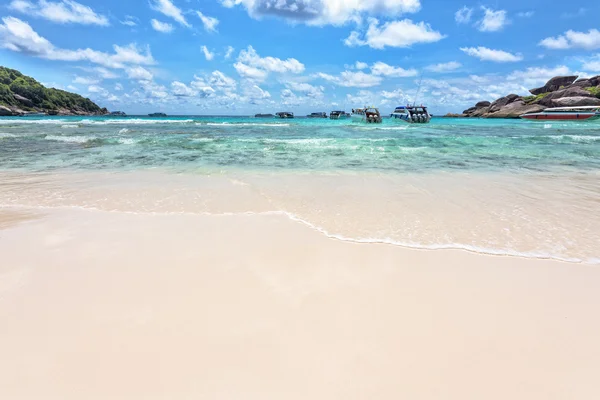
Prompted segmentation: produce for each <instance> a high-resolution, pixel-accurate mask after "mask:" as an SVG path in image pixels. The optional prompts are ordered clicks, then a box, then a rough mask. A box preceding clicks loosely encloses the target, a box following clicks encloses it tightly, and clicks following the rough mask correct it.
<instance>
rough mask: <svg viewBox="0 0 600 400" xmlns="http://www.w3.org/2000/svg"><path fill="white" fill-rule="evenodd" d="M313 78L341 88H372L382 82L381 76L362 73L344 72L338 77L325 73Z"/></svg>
mask: <svg viewBox="0 0 600 400" xmlns="http://www.w3.org/2000/svg"><path fill="white" fill-rule="evenodd" d="M314 77H315V78H321V79H324V80H326V81H328V82H331V83H333V84H336V85H338V86H343V87H358V88H365V87H373V86H379V85H380V84H381V82H383V78H382V77H381V76H376V75H371V74H366V73H364V72H362V71H357V72H353V71H344V72H342V73H341V74H340V76H333V75H329V74H325V73H322V72H320V73H318V74H316V75H314Z"/></svg>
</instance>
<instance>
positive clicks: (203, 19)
mask: <svg viewBox="0 0 600 400" xmlns="http://www.w3.org/2000/svg"><path fill="white" fill-rule="evenodd" d="M599 14H600V3H597V2H590V1H579V0H573V1H570V2H569V3H568V4H566V3H565V2H562V1H561V2H558V1H549V0H544V1H542V0H529V1H523V0H521V1H516V0H505V1H502V2H499V1H494V2H485V1H484V2H465V1H462V0H461V1H442V0H140V1H133V0H128V1H123V0H121V1H116V0H104V1H102V2H99V1H94V2H92V1H91V0H78V1H77V2H75V1H72V0H2V2H0V64H1V65H4V66H7V67H11V68H15V69H19V70H21V71H22V72H23V73H25V74H27V75H31V76H33V77H35V78H36V79H38V80H39V81H41V82H42V83H44V84H46V85H49V86H53V87H57V88H62V89H65V90H70V91H74V92H77V93H80V94H82V95H84V96H87V97H90V98H91V99H92V100H94V101H96V102H97V103H98V104H99V105H101V106H106V107H107V108H109V109H110V110H123V111H125V112H127V113H129V114H138V113H140V114H141V113H147V112H153V111H163V112H166V113H169V114H227V115H235V114H254V113H257V112H272V113H274V112H276V111H281V110H291V111H294V112H296V113H299V114H302V113H307V112H312V111H331V110H333V109H346V110H349V109H351V108H353V107H360V106H364V105H375V106H379V107H380V108H381V109H382V110H384V111H386V112H387V111H389V110H391V109H393V108H394V106H396V105H398V104H404V103H406V102H408V101H415V100H416V101H417V102H418V103H425V104H428V105H430V107H431V108H432V110H433V111H434V113H445V112H448V111H462V110H463V109H464V108H467V107H469V106H471V105H473V104H474V103H476V102H477V101H480V100H490V101H492V100H494V99H496V98H498V97H500V96H503V95H506V94H509V93H517V94H527V90H528V89H530V88H533V87H537V86H541V85H543V84H544V83H545V81H546V80H548V79H549V78H551V77H552V76H555V75H565V74H577V75H580V76H594V75H599V74H600V32H599V31H598V29H600V26H599V23H598V18H597V17H596V16H597V15H599ZM419 83H420V85H419ZM419 87H420V91H419V90H418V88H419ZM417 93H418V95H417Z"/></svg>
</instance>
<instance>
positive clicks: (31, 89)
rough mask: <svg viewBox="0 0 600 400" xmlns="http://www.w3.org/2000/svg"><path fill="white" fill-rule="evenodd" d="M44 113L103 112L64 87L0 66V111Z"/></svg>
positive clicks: (5, 112) (77, 113)
mask: <svg viewBox="0 0 600 400" xmlns="http://www.w3.org/2000/svg"><path fill="white" fill-rule="evenodd" d="M28 113H47V114H53V115H56V114H60V115H104V114H107V113H108V110H107V109H106V108H100V107H99V106H98V105H97V104H96V103H94V102H93V101H91V100H90V99H88V98H85V97H83V96H80V95H78V94H75V93H69V92H66V91H64V90H60V89H54V88H46V87H44V86H43V85H42V84H41V83H39V82H38V81H36V80H35V79H33V78H31V77H29V76H25V75H23V74H22V73H20V72H19V71H17V70H14V69H10V68H5V67H1V66H0V115H24V114H28Z"/></svg>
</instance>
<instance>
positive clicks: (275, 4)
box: [221, 0, 421, 26]
mask: <svg viewBox="0 0 600 400" xmlns="http://www.w3.org/2000/svg"><path fill="white" fill-rule="evenodd" d="M221 3H222V4H223V5H224V6H225V7H233V6H236V5H242V6H244V7H245V8H246V9H247V10H248V13H249V14H250V16H252V17H253V18H260V17H263V16H274V17H279V18H284V19H288V20H292V21H298V22H303V23H306V24H309V25H320V26H322V25H330V24H331V25H343V24H345V23H347V22H351V21H353V22H359V21H361V20H362V19H363V18H364V17H366V16H382V17H386V18H390V17H397V16H399V15H402V14H405V13H415V12H417V11H419V10H420V9H421V2H420V0H376V1H373V0H221Z"/></svg>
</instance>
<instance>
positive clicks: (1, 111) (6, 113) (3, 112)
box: [0, 106, 14, 117]
mask: <svg viewBox="0 0 600 400" xmlns="http://www.w3.org/2000/svg"><path fill="white" fill-rule="evenodd" d="M12 115H14V114H13V111H12V110H11V109H10V108H8V107H6V106H0V117H10V116H12Z"/></svg>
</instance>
